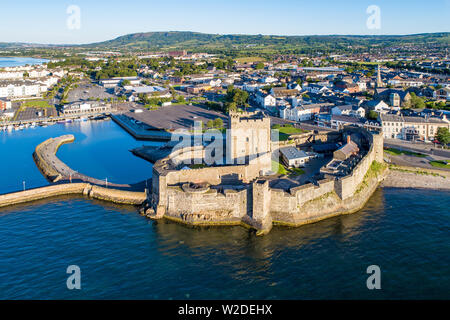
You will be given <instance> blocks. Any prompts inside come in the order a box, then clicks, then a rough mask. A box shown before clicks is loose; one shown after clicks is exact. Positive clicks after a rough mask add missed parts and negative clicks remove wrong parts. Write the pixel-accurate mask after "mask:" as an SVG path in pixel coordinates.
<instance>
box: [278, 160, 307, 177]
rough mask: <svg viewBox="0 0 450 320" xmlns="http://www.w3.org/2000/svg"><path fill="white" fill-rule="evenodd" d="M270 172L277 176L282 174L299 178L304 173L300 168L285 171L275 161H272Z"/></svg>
mask: <svg viewBox="0 0 450 320" xmlns="http://www.w3.org/2000/svg"><path fill="white" fill-rule="evenodd" d="M272 171H273V172H276V173H278V174H284V175H288V176H291V177H295V176H300V175H302V174H304V173H305V171H303V169H300V168H291V169H286V167H285V166H283V165H282V164H281V163H279V162H277V161H275V160H272Z"/></svg>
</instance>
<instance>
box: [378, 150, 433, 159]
mask: <svg viewBox="0 0 450 320" xmlns="http://www.w3.org/2000/svg"><path fill="white" fill-rule="evenodd" d="M384 152H386V153H387V154H390V155H393V156H401V155H402V154H404V155H407V156H413V157H420V158H425V157H426V156H427V155H426V154H422V153H418V152H411V151H404V150H399V149H395V148H387V149H384Z"/></svg>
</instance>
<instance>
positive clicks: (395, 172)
mask: <svg viewBox="0 0 450 320" xmlns="http://www.w3.org/2000/svg"><path fill="white" fill-rule="evenodd" d="M389 171H390V172H389V175H388V176H387V177H386V179H384V181H383V182H382V183H381V186H382V187H392V188H414V189H433V190H450V172H449V171H444V170H436V169H424V168H417V167H407V166H390V170H389Z"/></svg>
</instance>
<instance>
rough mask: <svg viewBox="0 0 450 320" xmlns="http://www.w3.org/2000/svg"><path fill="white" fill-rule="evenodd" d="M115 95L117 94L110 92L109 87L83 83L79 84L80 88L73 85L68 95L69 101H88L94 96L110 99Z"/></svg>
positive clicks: (95, 97)
mask: <svg viewBox="0 0 450 320" xmlns="http://www.w3.org/2000/svg"><path fill="white" fill-rule="evenodd" d="M114 97H115V95H114V94H112V93H110V92H108V89H105V88H103V87H101V86H99V85H97V84H92V83H82V84H78V88H75V86H72V89H71V90H70V91H69V94H68V96H67V101H69V102H74V101H86V100H90V99H92V98H94V100H96V99H97V98H100V99H109V98H114Z"/></svg>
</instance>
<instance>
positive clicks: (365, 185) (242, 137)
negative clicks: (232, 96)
mask: <svg viewBox="0 0 450 320" xmlns="http://www.w3.org/2000/svg"><path fill="white" fill-rule="evenodd" d="M228 126H229V130H227V134H226V148H224V149H225V150H226V152H225V153H226V161H223V162H217V163H215V164H213V165H197V166H189V165H186V163H189V162H188V161H189V160H190V159H197V160H198V159H200V160H202V159H205V158H206V157H208V152H209V151H208V150H207V146H205V144H194V145H191V146H185V147H182V148H175V149H173V151H172V152H171V153H170V154H169V155H168V156H166V157H165V158H163V159H160V160H158V161H157V162H156V163H155V164H154V166H153V177H152V188H151V193H150V194H149V198H150V199H149V207H148V210H147V212H150V213H149V216H151V217H152V218H154V219H160V218H166V219H169V220H174V221H178V222H182V223H186V224H191V225H238V224H239V225H245V226H248V227H251V228H254V229H256V230H258V232H259V233H260V234H264V233H267V232H269V231H270V229H271V228H272V226H273V225H277V224H278V225H288V226H298V225H301V224H305V223H309V222H314V221H317V220H321V219H324V218H327V217H330V216H334V215H337V214H343V213H350V212H354V211H357V210H359V209H360V208H361V207H362V206H363V205H364V204H365V202H366V201H367V200H368V198H369V197H370V195H371V194H372V193H373V191H374V190H375V189H376V187H377V185H378V182H379V181H380V179H382V176H376V175H371V174H369V173H370V170H371V167H372V165H373V163H374V162H378V163H383V138H382V136H381V135H379V134H376V133H371V132H368V131H366V130H365V129H361V128H353V127H352V128H346V129H344V130H342V131H341V132H340V133H339V135H338V136H339V137H340V138H341V140H342V141H346V140H347V136H348V137H349V136H350V135H352V136H353V135H357V136H358V141H359V142H358V143H359V144H360V145H361V146H360V149H361V150H364V151H361V155H360V157H359V158H358V159H359V160H358V163H357V164H356V165H355V166H354V167H352V170H351V171H350V172H348V173H347V174H346V175H345V176H340V177H332V176H325V177H323V178H322V179H320V180H318V181H317V183H316V184H312V183H307V184H303V185H298V186H295V187H292V188H290V189H289V190H285V189H277V188H272V187H270V181H271V179H272V178H271V177H273V175H274V173H273V172H272V159H274V156H275V155H277V154H278V153H277V152H278V149H279V146H278V143H277V141H272V138H271V124H270V118H268V117H266V116H264V114H262V113H258V112H256V113H231V114H230V116H229V119H228ZM272 134H273V133H272ZM196 163H198V162H196ZM203 163H205V161H203Z"/></svg>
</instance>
